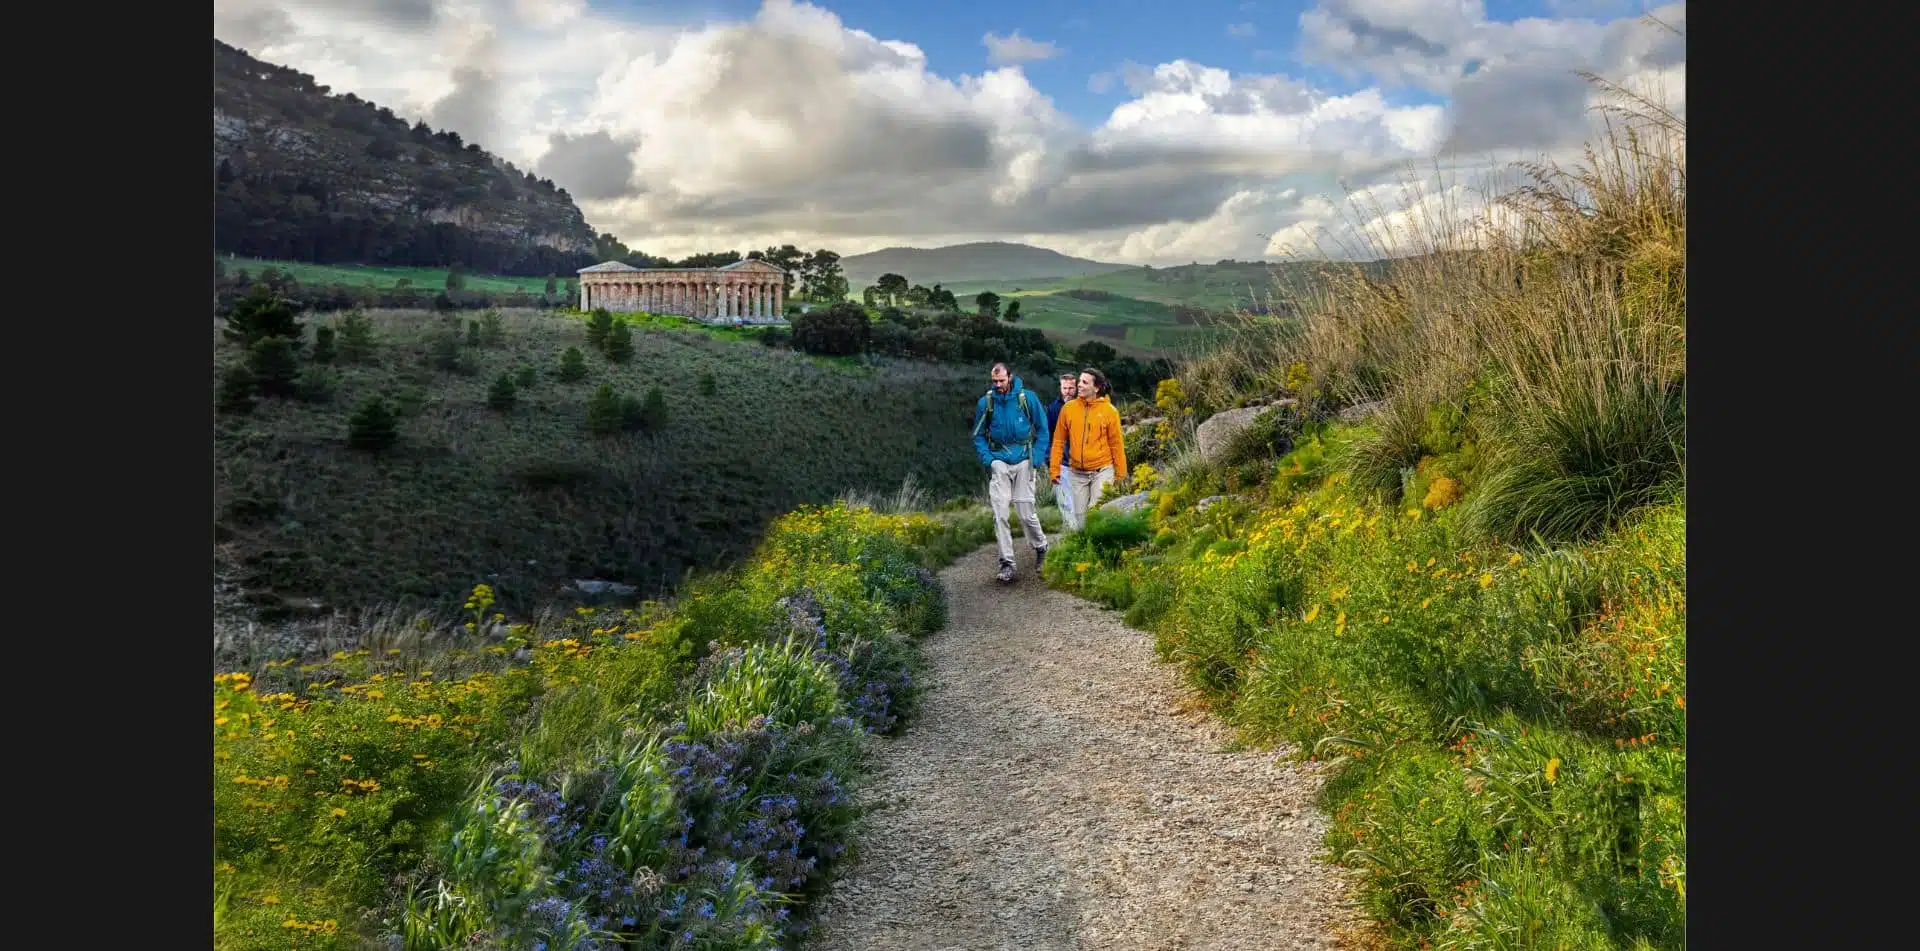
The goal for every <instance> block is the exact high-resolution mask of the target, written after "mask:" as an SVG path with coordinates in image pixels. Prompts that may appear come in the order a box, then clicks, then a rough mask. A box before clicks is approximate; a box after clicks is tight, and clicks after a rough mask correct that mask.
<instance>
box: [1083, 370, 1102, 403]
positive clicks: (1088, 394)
mask: <svg viewBox="0 0 1920 951" xmlns="http://www.w3.org/2000/svg"><path fill="white" fill-rule="evenodd" d="M1099 395H1100V394H1099V393H1098V392H1096V387H1095V384H1094V382H1093V374H1091V373H1082V374H1080V398H1081V399H1083V400H1086V401H1087V402H1089V403H1091V402H1093V401H1094V399H1095V398H1096V397H1098V396H1099Z"/></svg>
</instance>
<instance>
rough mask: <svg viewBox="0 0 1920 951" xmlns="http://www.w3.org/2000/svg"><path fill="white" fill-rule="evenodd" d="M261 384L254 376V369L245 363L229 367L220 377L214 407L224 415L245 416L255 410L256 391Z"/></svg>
mask: <svg viewBox="0 0 1920 951" xmlns="http://www.w3.org/2000/svg"><path fill="white" fill-rule="evenodd" d="M259 387H260V384H259V382H258V381H256V380H255V379H254V378H253V371H252V370H249V369H247V365H246V364H244V363H236V364H234V365H232V366H229V367H227V370H226V372H225V373H224V374H222V375H221V377H220V390H219V392H218V394H217V395H216V396H215V398H214V407H215V408H216V409H218V410H219V411H220V414H221V415H223V416H227V415H231V416H245V415H247V414H248V413H251V412H253V406H254V399H253V394H254V391H255V390H257V389H259Z"/></svg>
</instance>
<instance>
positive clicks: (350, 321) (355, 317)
mask: <svg viewBox="0 0 1920 951" xmlns="http://www.w3.org/2000/svg"><path fill="white" fill-rule="evenodd" d="M374 346H375V341H374V334H373V322H372V321H370V320H368V319H367V315H366V314H363V313H361V312H359V311H357V310H354V311H348V312H347V315H346V316H345V317H342V318H340V359H342V360H344V361H346V362H348V363H364V362H366V361H367V360H369V359H371V358H372V357H373V351H374Z"/></svg>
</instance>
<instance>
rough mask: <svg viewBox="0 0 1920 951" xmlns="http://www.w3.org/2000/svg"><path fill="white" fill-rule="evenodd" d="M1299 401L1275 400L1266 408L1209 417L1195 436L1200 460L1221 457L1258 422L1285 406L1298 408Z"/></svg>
mask: <svg viewBox="0 0 1920 951" xmlns="http://www.w3.org/2000/svg"><path fill="white" fill-rule="evenodd" d="M1299 402H1300V401H1299V400H1293V399H1285V400H1275V401H1273V402H1272V403H1269V404H1267V405H1265V406H1243V407H1241V408H1239V409H1229V410H1222V411H1220V412H1218V413H1215V414H1213V415H1212V416H1209V417H1207V421H1206V422H1204V423H1201V424H1200V428H1199V430H1198V431H1196V432H1195V433H1194V434H1193V438H1194V443H1195V446H1196V448H1197V449H1198V450H1199V452H1200V458H1202V459H1205V460H1207V461H1209V462H1211V461H1213V460H1215V459H1218V458H1219V457H1220V451H1221V450H1223V449H1225V448H1226V447H1227V444H1228V443H1231V442H1232V441H1233V437H1235V436H1237V435H1239V434H1240V433H1241V432H1242V431H1244V430H1245V429H1246V428H1247V427H1249V426H1252V425H1253V424H1254V422H1255V421H1256V420H1258V419H1259V418H1260V417H1262V416H1265V415H1266V414H1268V413H1271V412H1273V411H1274V410H1277V409H1279V408H1281V407H1283V406H1297V405H1299Z"/></svg>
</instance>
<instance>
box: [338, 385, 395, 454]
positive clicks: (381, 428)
mask: <svg viewBox="0 0 1920 951" xmlns="http://www.w3.org/2000/svg"><path fill="white" fill-rule="evenodd" d="M399 438H400V430H399V421H398V419H396V418H395V416H394V413H393V410H391V409H388V408H387V402H386V400H383V399H381V398H379V397H377V396H376V397H373V398H372V399H369V400H367V401H366V402H364V403H362V404H360V409H359V410H358V411H357V412H355V413H354V414H353V417H352V418H351V419H349V420H347V445H348V446H351V447H352V448H354V449H359V450H363V451H365V452H376V453H377V452H385V451H386V450H388V449H391V448H393V445H394V443H395V442H397V441H399Z"/></svg>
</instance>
